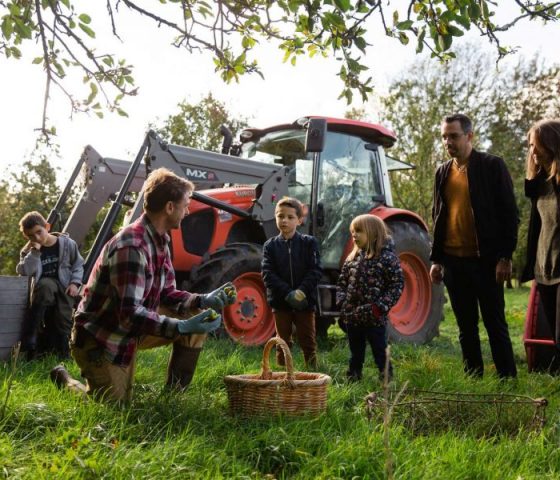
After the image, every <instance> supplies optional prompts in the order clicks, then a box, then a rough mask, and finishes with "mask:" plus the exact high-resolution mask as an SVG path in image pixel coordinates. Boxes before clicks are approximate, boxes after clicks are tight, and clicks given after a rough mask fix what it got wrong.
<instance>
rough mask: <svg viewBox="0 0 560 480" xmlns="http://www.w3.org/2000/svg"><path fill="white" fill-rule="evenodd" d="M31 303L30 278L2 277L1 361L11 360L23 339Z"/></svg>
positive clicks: (0, 292)
mask: <svg viewBox="0 0 560 480" xmlns="http://www.w3.org/2000/svg"><path fill="white" fill-rule="evenodd" d="M28 303H29V278H28V277H7V276H1V275H0V360H8V359H9V358H10V354H11V350H12V347H13V346H14V345H15V344H16V342H17V341H18V340H20V338H21V330H22V326H23V320H24V318H25V314H26V313H27V307H28Z"/></svg>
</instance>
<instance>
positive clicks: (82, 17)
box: [78, 13, 91, 24]
mask: <svg viewBox="0 0 560 480" xmlns="http://www.w3.org/2000/svg"><path fill="white" fill-rule="evenodd" d="M78 18H79V19H80V21H81V22H82V23H87V24H90V23H91V17H90V16H89V15H88V14H87V13H82V14H81V15H80V16H79V17H78Z"/></svg>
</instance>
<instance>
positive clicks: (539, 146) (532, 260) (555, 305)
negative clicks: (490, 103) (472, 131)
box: [522, 120, 560, 364]
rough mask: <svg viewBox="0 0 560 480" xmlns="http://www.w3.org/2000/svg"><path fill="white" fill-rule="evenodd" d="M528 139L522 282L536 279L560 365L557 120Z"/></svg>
mask: <svg viewBox="0 0 560 480" xmlns="http://www.w3.org/2000/svg"><path fill="white" fill-rule="evenodd" d="M527 140H528V143H529V152H528V154H527V178H526V180H525V195H526V196H527V197H529V198H530V199H531V217H530V220H529V232H528V237H527V263H526V266H525V269H524V271H523V276H522V280H523V281H527V280H531V279H533V278H534V279H535V281H536V283H537V290H538V292H539V296H540V299H541V303H542V306H543V307H544V313H545V316H546V320H547V322H548V324H549V325H550V329H551V332H552V337H553V339H554V342H555V345H556V349H557V354H556V358H555V360H554V362H555V363H558V364H560V288H558V287H559V286H560V187H559V185H560V120H541V121H540V122H538V123H536V124H535V125H533V126H532V127H531V129H530V130H529V133H528V136H527Z"/></svg>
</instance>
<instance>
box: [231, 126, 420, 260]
mask: <svg viewBox="0 0 560 480" xmlns="http://www.w3.org/2000/svg"><path fill="white" fill-rule="evenodd" d="M315 118H316V117H315ZM325 120H326V123H327V131H326V134H325V138H324V145H323V148H322V151H321V152H317V153H311V152H307V151H306V134H307V130H306V129H305V127H306V126H307V124H308V122H309V118H308V117H304V118H303V119H300V120H298V121H297V122H294V123H293V124H289V125H279V126H276V127H272V128H269V129H266V130H253V129H251V130H245V131H244V132H243V133H242V135H241V138H242V142H243V143H242V147H241V156H242V157H244V158H248V159H251V160H257V161H261V162H267V163H275V164H281V165H283V166H287V167H289V168H290V173H289V177H288V178H289V186H288V189H289V194H290V196H292V197H295V198H297V199H298V200H300V201H301V202H302V203H303V204H304V205H306V206H308V207H309V208H310V211H309V214H308V215H307V217H306V221H305V222H304V224H303V226H302V227H301V229H302V231H303V232H305V233H312V234H313V235H315V236H316V237H317V239H318V241H319V244H320V247H321V256H322V262H323V266H324V267H325V268H326V269H338V268H339V267H340V262H341V259H342V258H343V254H344V253H345V249H346V248H347V242H348V240H349V233H348V231H349V227H350V222H351V221H352V219H353V218H354V217H355V216H357V215H360V214H363V213H368V212H370V211H372V210H373V209H374V208H376V207H378V206H380V205H391V204H392V196H391V188H390V184H389V176H388V161H387V159H386V157H385V151H384V148H385V147H389V146H391V145H392V144H393V143H394V142H395V140H396V137H395V135H394V133H393V132H391V131H390V130H387V129H385V128H384V127H382V126H379V125H372V124H366V123H363V122H358V121H353V120H344V119H330V118H329V119H325ZM391 165H392V166H393V167H394V168H403V167H405V168H406V164H403V163H402V162H401V163H399V162H398V161H396V160H392V161H391ZM408 168H410V166H408ZM314 178H316V179H317V185H316V186H315V185H314V182H313V179H314ZM314 196H316V199H314ZM311 206H315V207H314V208H311Z"/></svg>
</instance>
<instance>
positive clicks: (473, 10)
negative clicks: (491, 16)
mask: <svg viewBox="0 0 560 480" xmlns="http://www.w3.org/2000/svg"><path fill="white" fill-rule="evenodd" d="M469 17H471V19H472V20H475V21H476V20H478V19H479V18H480V7H479V6H478V4H477V3H476V2H475V1H472V2H471V3H470V5H469Z"/></svg>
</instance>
